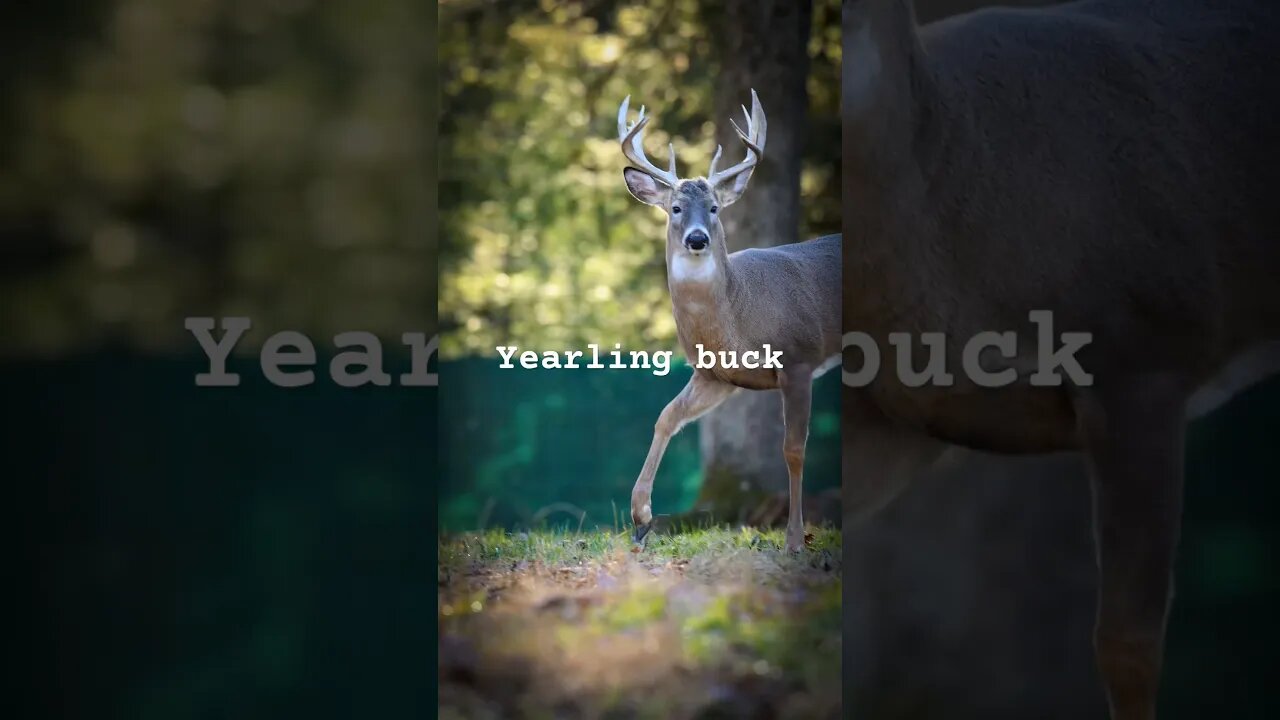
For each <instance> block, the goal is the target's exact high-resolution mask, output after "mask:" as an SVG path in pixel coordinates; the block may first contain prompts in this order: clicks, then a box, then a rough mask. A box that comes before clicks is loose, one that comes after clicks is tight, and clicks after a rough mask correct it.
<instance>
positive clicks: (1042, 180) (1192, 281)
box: [842, 0, 1280, 720]
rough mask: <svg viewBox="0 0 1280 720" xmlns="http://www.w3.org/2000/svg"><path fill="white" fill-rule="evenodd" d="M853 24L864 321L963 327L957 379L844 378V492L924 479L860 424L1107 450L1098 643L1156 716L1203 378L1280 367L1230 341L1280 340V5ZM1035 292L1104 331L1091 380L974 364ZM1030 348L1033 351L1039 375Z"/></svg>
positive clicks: (852, 9) (888, 13)
mask: <svg viewBox="0 0 1280 720" xmlns="http://www.w3.org/2000/svg"><path fill="white" fill-rule="evenodd" d="M845 40H846V50H845V63H846V65H845V82H846V88H845V93H844V97H843V102H844V115H845V119H844V122H845V126H844V148H843V158H844V170H843V177H842V183H843V190H844V193H845V199H844V205H845V212H846V216H845V223H846V227H845V237H846V238H848V246H847V247H846V248H845V251H844V290H843V296H844V301H843V312H844V327H845V330H846V331H855V330H856V331H861V332H866V333H869V334H870V335H872V336H873V337H874V338H876V339H877V340H878V341H880V343H881V346H882V347H887V345H886V344H885V343H884V340H885V339H886V337H887V334H888V333H889V332H893V331H908V332H920V331H937V332H944V333H946V334H947V335H948V337H949V338H950V343H951V344H950V346H949V347H948V357H949V360H950V361H951V363H950V364H951V367H950V368H949V369H950V370H952V372H953V373H954V374H955V375H956V378H957V384H956V385H955V386H954V387H950V388H936V387H926V388H918V389H913V388H907V387H904V386H903V385H902V384H901V383H899V382H897V380H896V378H895V377H894V376H893V374H892V373H888V372H882V373H881V374H880V376H879V378H878V379H877V381H876V382H874V383H873V384H872V385H871V386H869V387H867V388H864V389H850V390H847V391H846V393H847V395H846V408H845V421H846V425H845V428H844V433H845V438H846V448H845V469H846V473H845V491H846V499H847V501H848V504H847V507H846V512H848V513H851V514H854V515H856V514H859V513H860V512H862V509H863V508H864V507H872V508H874V507H879V506H880V505H883V504H884V503H885V502H887V501H888V498H890V497H892V495H893V494H895V493H897V492H898V491H899V490H900V489H901V488H902V487H903V486H905V484H906V483H907V481H908V479H909V476H910V473H909V472H908V471H906V470H905V469H902V468H896V469H895V470H894V475H893V477H886V476H882V475H880V470H879V469H878V468H883V467H887V466H886V465H883V464H880V465H877V464H874V463H873V462H871V461H867V462H863V460H864V459H866V458H867V457H869V456H868V455H867V454H866V453H867V452H868V451H874V452H875V453H877V454H881V455H882V454H883V448H884V447H885V443H884V442H881V443H879V446H878V447H876V448H869V447H867V446H866V445H865V444H864V443H863V442H862V440H861V438H862V437H864V436H873V437H876V436H879V435H880V434H881V433H882V432H883V429H884V428H892V429H894V431H895V432H897V434H898V435H899V436H901V437H903V438H909V437H911V438H917V439H918V442H922V443H926V444H927V443H928V442H930V441H947V442H955V443H959V444H963V445H966V446H969V447H973V448H978V449H984V450H995V451H1001V452H1012V453H1021V452H1044V451H1051V450H1056V449H1075V448H1079V449H1083V450H1085V451H1086V452H1087V454H1088V456H1089V458H1090V461H1091V465H1092V467H1093V470H1094V483H1095V498H1096V500H1097V507H1096V509H1095V517H1096V522H1097V529H1098V537H1099V563H1100V572H1101V594H1100V598H1099V616H1098V628H1097V634H1096V641H1097V646H1098V653H1099V666H1100V668H1101V669H1102V672H1103V679H1104V681H1105V684H1106V686H1107V689H1108V693H1109V697H1110V699H1111V707H1112V716H1113V718H1117V719H1121V720H1149V719H1150V718H1153V717H1154V715H1155V693H1156V685H1157V680H1158V677H1159V667H1160V653H1161V648H1162V645H1163V634H1164V620H1165V617H1166V612H1167V600H1168V596H1169V588H1170V582H1169V572H1170V568H1171V564H1172V559H1173V552H1174V548H1175V547H1176V542H1177V535H1178V517H1179V509H1180V507H1181V482H1182V469H1181V463H1182V458H1181V453H1182V433H1183V426H1184V424H1185V421H1184V417H1185V414H1186V412H1187V399H1188V398H1189V397H1190V396H1191V395H1192V394H1193V393H1194V392H1195V391H1196V390H1197V389H1198V388H1201V387H1202V386H1205V385H1206V384H1208V383H1211V382H1213V381H1214V380H1215V379H1216V378H1217V377H1218V376H1220V374H1221V373H1222V372H1223V371H1224V369H1227V370H1230V369H1231V368H1232V367H1241V366H1244V367H1250V368H1252V370H1251V371H1256V372H1255V375H1259V376H1260V375H1263V374H1265V373H1266V372H1268V371H1270V370H1273V369H1275V365H1274V363H1267V364H1266V366H1260V365H1259V364H1258V363H1243V364H1238V363H1236V364H1233V363H1234V362H1235V361H1237V360H1239V359H1240V358H1241V357H1243V356H1246V355H1247V354H1249V353H1251V352H1254V351H1257V350H1258V349H1259V348H1262V349H1263V352H1264V354H1265V352H1267V348H1268V347H1274V346H1268V345H1267V343H1274V342H1276V341H1278V340H1280V292H1277V289H1276V284H1275V278H1276V277H1277V276H1278V275H1280V203H1277V202H1276V201H1275V199H1274V198H1273V197H1271V193H1272V192H1273V190H1274V188H1276V187H1278V186H1280V183H1278V182H1277V181H1278V180H1280V159H1278V158H1277V157H1276V155H1275V150H1274V148H1276V147H1277V143H1276V140H1277V139H1280V138H1276V137H1275V135H1276V134H1277V133H1276V131H1275V129H1274V128H1275V127H1276V126H1275V118H1276V117H1278V116H1280V102H1278V101H1277V98H1280V92H1277V90H1280V88H1278V87H1277V78H1280V62H1278V60H1277V57H1278V56H1277V53H1276V51H1275V48H1276V47H1278V46H1280V8H1278V7H1277V4H1276V3H1271V2H1267V1H1266V0H1217V1H1212V0H1155V1H1151V0H1147V1H1144V0H1131V1H1128V2H1125V1H1123V0H1086V1H1084V2H1074V3H1068V4H1064V5H1060V6H1054V7H1048V8H1042V9H1033V10H1015V9H1004V8H1000V9H994V8H993V9H988V10H984V11H980V12H975V13H971V14H968V15H963V16H959V17H956V18H951V19H948V20H945V21H942V22H939V23H935V24H933V25H931V26H928V27H925V28H917V27H916V24H915V20H914V13H913V11H912V8H911V5H910V3H909V2H908V1H907V0H862V1H860V2H851V3H846V28H845ZM1030 310H1051V311H1053V313H1054V324H1055V332H1063V331H1085V332H1091V333H1093V342H1092V343H1091V344H1090V345H1088V346H1087V347H1086V348H1085V349H1084V350H1083V351H1081V352H1080V353H1079V354H1078V355H1077V357H1078V358H1079V359H1080V361H1081V364H1082V365H1083V367H1084V369H1085V370H1086V371H1088V372H1089V373H1091V374H1092V375H1093V377H1094V384H1093V385H1092V386H1091V387H1072V386H1070V385H1069V384H1068V385H1063V386H1061V387H1047V388H1045V387H1032V386H1030V385H1029V384H1028V383H1027V382H1026V381H1025V377H1024V378H1023V379H1022V381H1020V382H1018V383H1015V384H1014V385H1011V386H1008V387H1006V388H1001V389H986V388H977V387H975V386H973V385H972V384H970V383H966V382H964V379H963V374H962V373H961V372H959V371H958V370H959V369H958V367H956V365H957V364H958V358H959V357H960V345H962V344H963V343H964V342H965V341H966V340H967V339H968V338H969V337H971V336H972V335H973V334H975V333H977V332H979V331H984V330H996V331H1005V330H1013V331H1017V332H1018V333H1019V335H1020V336H1021V337H1024V338H1025V337H1035V333H1034V328H1033V327H1032V326H1031V325H1030V324H1029V323H1028V320H1027V313H1028V311H1030ZM1270 357H1272V358H1274V355H1272V356H1270ZM1032 359H1033V358H1028V357H1021V356H1020V357H1019V358H1017V359H1016V360H1014V361H1012V362H1011V364H1010V366H1012V367H1015V368H1018V369H1019V370H1020V371H1024V372H1023V375H1025V374H1026V373H1025V370H1026V369H1027V364H1028V362H1029V361H1030V360H1032ZM1243 384H1247V383H1244V382H1229V383H1226V385H1222V384H1219V385H1218V386H1217V387H1225V386H1230V387H1232V388H1234V389H1237V390H1238V389H1239V386H1241V385H1243ZM859 423H863V424H864V425H863V426H864V427H865V426H866V425H865V424H866V423H872V424H874V426H875V427H876V428H877V430H876V431H875V432H866V433H864V432H862V430H861V428H860V427H859V426H858V424H859ZM933 454H935V453H933V451H932V450H931V451H929V452H928V453H926V454H925V456H926V457H931V456H932V455H933ZM853 662H856V660H854V661H853Z"/></svg>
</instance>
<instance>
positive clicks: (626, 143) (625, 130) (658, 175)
mask: <svg viewBox="0 0 1280 720" xmlns="http://www.w3.org/2000/svg"><path fill="white" fill-rule="evenodd" d="M630 106H631V96H630V95H628V96H627V97H626V99H624V100H623V101H622V105H621V107H619V108H618V139H619V140H621V141H622V154H623V155H625V156H626V157H627V159H628V160H630V161H631V162H632V164H634V165H636V166H637V168H638V169H639V170H641V171H643V172H645V173H646V174H648V175H649V176H650V177H652V178H653V179H654V180H657V181H658V182H660V183H662V184H663V185H666V186H668V187H675V186H676V185H677V184H678V183H679V182H680V178H679V177H677V176H676V148H675V145H668V146H667V148H668V150H669V152H670V157H671V169H670V170H661V169H659V168H658V166H657V165H654V164H653V163H652V162H650V161H649V158H648V157H647V156H646V155H645V154H644V133H643V132H641V131H642V130H644V126H645V125H647V124H648V122H649V118H647V117H645V114H644V106H643V105H641V106H640V116H639V117H637V118H636V122H635V124H634V125H632V126H631V127H627V109H628V108H629V107H630Z"/></svg>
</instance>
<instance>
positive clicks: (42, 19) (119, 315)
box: [0, 0, 437, 718]
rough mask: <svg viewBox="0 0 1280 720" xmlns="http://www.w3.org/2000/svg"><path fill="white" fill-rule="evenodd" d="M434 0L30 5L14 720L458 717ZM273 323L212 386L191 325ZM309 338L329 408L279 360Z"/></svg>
mask: <svg viewBox="0 0 1280 720" xmlns="http://www.w3.org/2000/svg"><path fill="white" fill-rule="evenodd" d="M432 10H433V7H432V6H431V5H429V4H420V3H412V2H405V1H404V0H371V1H370V2H362V3H330V2H320V1H312V0H284V1H281V2H271V3H256V2H228V3H190V2H186V0H90V1H89V2H77V3H68V2H59V1H55V2H49V3H26V4H20V3H6V4H5V5H4V7H3V10H0V48H3V53H4V56H3V57H4V62H2V63H0V310H2V313H3V314H2V317H3V321H2V322H0V415H2V416H3V420H4V430H3V434H2V435H0V437H3V440H2V441H0V448H2V449H3V465H2V466H0V467H3V471H2V476H3V478H4V480H5V481H6V489H7V491H8V494H7V502H6V503H5V506H6V508H7V510H8V515H9V518H8V520H7V521H6V522H5V523H4V526H5V528H6V539H7V540H8V542H6V543H5V548H6V550H7V553H8V555H9V556H10V557H11V558H12V559H13V562H12V565H13V569H14V571H15V572H13V573H12V575H11V577H10V582H9V583H7V586H8V587H9V588H10V591H9V595H10V599H11V602H12V607H13V609H12V610H11V615H10V624H11V626H12V628H13V630H12V635H11V638H10V641H9V642H7V643H6V646H7V647H8V648H9V649H10V651H11V653H12V655H13V658H12V660H11V663H10V666H11V667H12V668H13V670H12V671H11V675H10V676H11V678H12V679H13V680H14V684H15V685H16V686H17V687H16V688H15V689H16V692H14V693H12V694H11V695H10V702H9V703H8V704H7V705H8V706H9V707H12V708H14V710H11V711H10V712H9V713H7V714H8V715H10V716H19V717H33V718H45V717H57V718H74V717H92V718H213V717H237V718H253V717H272V718H274V717H283V716H292V715H299V716H309V717H363V716H369V717H427V716H430V715H431V713H432V707H433V705H434V702H433V701H432V696H433V692H432V687H433V684H432V681H431V680H430V667H427V666H428V665H429V664H430V661H429V660H428V659H427V658H430V657H431V655H430V653H429V649H430V647H431V645H433V644H434V641H435V632H434V630H433V629H432V628H431V624H430V623H429V622H428V621H427V619H426V618H427V617H428V616H429V613H430V609H431V602H432V599H433V598H432V595H431V588H430V586H429V578H430V565H431V560H430V557H431V555H430V549H431V547H432V545H433V543H434V540H435V513H434V507H433V505H434V497H435V486H434V482H435V472H436V415H435V389H434V388H400V387H397V386H395V385H393V386H391V387H386V388H375V387H365V388H359V389H346V388H342V387H339V386H337V385H335V384H334V383H333V382H332V381H331V380H330V379H329V377H328V373H327V371H326V368H327V362H328V359H329V357H330V356H331V354H332V352H333V349H332V347H333V346H332V340H331V339H332V337H333V335H334V334H336V333H338V332H342V331H347V330H364V331H369V332H373V333H375V334H376V335H377V336H378V337H379V338H381V340H382V342H383V345H384V350H385V358H384V363H383V364H384V367H385V369H386V370H387V371H388V372H390V373H392V374H393V375H396V374H398V373H400V372H404V371H406V370H407V368H408V363H409V359H408V357H407V354H406V353H405V352H403V347H402V346H401V344H400V334H401V333H403V332H424V333H426V334H427V335H431V334H434V332H435V314H436V306H435V296H436V264H435V234H436V233H435V231H436V227H435V223H436V217H435V196H436V189H435V181H434V169H435V150H434V140H435V132H434V127H435V104H436V102H435V101H436V93H437V87H436V84H435V73H434V59H435V33H434V28H435V21H434V20H435V19H434V17H433V16H432V15H431V14H430V13H431V12H432ZM229 315H241V316H246V317H249V318H251V319H252V322H253V329H252V330H251V331H250V332H249V333H248V334H247V335H246V336H245V337H244V338H243V339H242V340H241V342H240V345H239V346H238V347H237V354H236V356H235V358H234V359H233V361H232V370H235V371H238V372H240V373H241V374H242V384H241V385H240V386H239V387H231V388H200V387H196V385H195V382H194V376H195V374H196V373H197V372H200V371H202V370H205V369H207V362H206V361H205V360H204V359H203V356H202V355H201V353H200V349H199V346H198V345H197V343H196V341H195V339H194V338H193V337H192V336H191V335H190V334H189V333H188V332H187V331H186V330H185V329H184V328H183V319H184V318H185V317H189V316H211V317H220V316H229ZM280 330H296V331H301V332H304V333H306V334H307V335H308V336H309V337H310V338H311V339H312V340H313V341H314V343H315V345H316V348H317V355H318V356H319V357H318V360H319V363H318V372H317V376H318V377H317V380H316V383H315V384H314V385H311V386H309V387H304V388H297V389H288V390H286V389H282V388H277V387H275V386H273V385H270V384H269V383H267V382H266V381H265V380H264V379H263V377H262V373H261V370H260V369H259V367H258V362H257V351H258V349H259V347H260V345H261V343H262V342H263V341H264V340H265V339H266V338H267V337H268V336H269V335H270V334H271V333H273V332H276V331H280Z"/></svg>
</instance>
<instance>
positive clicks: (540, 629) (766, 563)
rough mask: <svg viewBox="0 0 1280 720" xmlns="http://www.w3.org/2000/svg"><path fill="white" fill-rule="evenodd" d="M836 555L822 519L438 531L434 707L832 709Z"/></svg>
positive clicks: (709, 711) (826, 712) (458, 712)
mask: <svg viewBox="0 0 1280 720" xmlns="http://www.w3.org/2000/svg"><path fill="white" fill-rule="evenodd" d="M840 562H841V557H840V535H839V532H838V531H835V530H831V529H815V530H814V531H813V539H812V543H811V545H810V547H809V548H808V549H807V550H806V551H805V552H802V553H799V554H791V553H787V552H785V551H784V550H783V536H782V531H780V530H777V531H759V530H754V529H745V528H743V529H728V528H711V529H705V528H704V529H697V530H687V531H685V532H678V533H673V534H668V535H661V536H656V537H651V538H649V540H648V542H647V544H646V545H645V547H643V548H641V549H637V548H635V547H633V545H632V543H631V541H630V539H629V538H628V537H627V536H626V535H625V534H623V533H615V532H610V531H600V532H556V531H536V532H520V533H508V532H503V531H488V532H483V533H476V534H468V535H460V536H456V537H452V538H445V539H442V540H441V542H440V549H439V567H440V570H439V578H438V583H439V627H440V634H441V651H440V684H441V698H440V717H442V718H507V717H515V718H543V717H546V718H552V717H554V718H578V717H581V718H650V717H652V718H711V717H775V716H786V717H797V718H828V717H829V718H835V717H838V716H839V708H840V697H839V693H840V682H839V668H840V662H839V657H840Z"/></svg>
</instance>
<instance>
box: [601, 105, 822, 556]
mask: <svg viewBox="0 0 1280 720" xmlns="http://www.w3.org/2000/svg"><path fill="white" fill-rule="evenodd" d="M628 103H629V98H628V100H627V101H624V102H623V104H622V107H621V108H620V109H619V111H618V135H619V138H620V140H621V142H622V148H623V153H624V154H625V155H626V157H627V158H628V159H629V160H631V162H632V163H633V164H634V165H635V166H636V167H629V168H627V169H626V170H625V171H623V177H624V179H625V180H626V183H627V187H628V189H629V190H630V191H631V193H632V195H634V196H635V197H636V199H638V200H640V201H641V202H644V203H646V204H649V205H654V206H656V207H660V208H662V209H663V210H664V211H665V212H666V213H667V218H668V222H667V241H666V261H667V279H668V280H667V283H668V289H669V290H670V292H671V307H672V313H673V314H674V316H675V321H676V332H677V335H678V336H679V339H680V344H681V346H682V347H683V348H684V351H685V354H686V356H688V357H689V358H690V360H691V361H693V362H694V363H695V370H694V374H693V377H692V378H691V379H690V380H689V383H688V385H686V386H685V388H684V389H683V390H682V391H681V392H680V394H679V395H677V396H676V398H675V399H674V400H672V401H671V402H670V403H669V404H668V405H667V407H666V408H665V409H664V410H663V411H662V414H661V416H659V418H658V422H657V423H656V424H655V426H654V434H653V441H652V443H651V444H650V447H649V454H648V456H647V457H646V459H645V464H644V467H643V468H642V469H641V471H640V475H639V477H638V478H637V479H636V483H635V487H634V488H633V489H632V493H631V517H632V522H633V523H634V525H635V539H636V540H637V541H640V540H642V539H643V538H644V536H645V534H646V533H647V532H648V530H649V528H650V526H651V523H652V520H653V511H652V507H651V506H650V497H651V493H652V489H653V479H654V476H655V475H656V473H657V470H658V465H659V463H661V461H662V456H663V454H664V453H665V451H666V447H667V443H668V441H669V440H670V438H671V436H672V435H674V434H675V433H676V432H678V431H679V430H680V428H681V427H683V426H684V425H685V424H687V423H689V422H691V421H693V420H694V419H696V418H698V417H699V416H701V415H703V414H704V413H706V412H709V411H710V410H711V409H713V408H715V407H716V406H717V405H719V404H720V403H721V402H723V401H724V400H725V399H726V398H728V397H729V396H730V395H732V394H733V393H734V392H736V391H737V390H738V389H740V388H746V389H750V390H772V389H777V390H779V391H780V392H781V393H782V405H783V422H784V424H785V433H784V435H785V438H784V442H783V448H782V451H783V454H784V456H785V457H786V461H787V472H788V475H789V480H790V498H789V499H790V513H789V515H788V518H787V534H786V545H787V549H789V550H792V551H797V550H800V549H802V548H803V546H804V519H803V517H802V515H801V488H802V477H803V469H804V450H805V444H806V442H807V439H808V429H809V408H810V402H811V392H812V382H813V378H814V377H815V376H816V375H817V374H819V373H821V372H822V371H823V370H825V369H826V368H828V367H830V366H831V364H832V363H831V362H830V361H833V360H834V359H835V358H838V357H839V349H840V315H839V313H840V308H839V305H838V303H837V302H835V299H836V298H837V297H838V296H839V294H840V273H841V269H840V252H841V241H840V236H838V235H831V236H827V237H823V238H818V239H816V240H812V241H809V242H803V243H793V244H788V245H780V246H777V247H771V248H759V249H747V250H740V251H738V252H735V253H732V254H730V253H729V252H728V249H727V244H726V242H725V237H724V227H723V225H721V223H720V219H719V212H720V210H721V208H722V207H728V206H729V205H731V204H733V202H735V201H736V200H737V199H738V197H739V196H741V194H742V192H743V191H744V190H745V189H746V186H747V181H748V180H749V179H750V177H751V170H752V168H753V167H754V165H755V163H756V162H757V161H758V159H759V157H760V155H761V154H762V152H763V148H764V143H765V131H766V121H765V116H764V110H763V108H762V107H761V106H760V102H759V99H758V98H757V97H756V96H755V93H754V92H752V110H751V112H750V113H747V114H746V117H747V131H746V132H743V131H742V130H741V129H739V134H740V135H741V136H742V139H743V141H744V143H746V145H747V148H748V154H747V159H746V160H744V161H743V162H741V163H739V164H737V165H735V166H734V167H731V168H729V169H727V170H724V171H722V172H719V173H717V172H716V164H717V162H718V160H719V158H720V150H719V149H717V151H716V155H715V158H714V159H713V160H712V162H711V171H710V172H708V173H707V177H705V178H691V179H683V180H682V179H680V178H679V177H677V176H676V174H675V157H674V152H673V155H672V158H671V169H670V170H666V171H664V170H661V169H659V168H657V167H656V166H654V165H653V164H652V163H651V162H650V161H649V160H648V158H647V157H646V156H645V155H644V150H643V148H642V147H641V137H642V136H641V134H640V133H641V130H642V129H643V128H644V125H645V123H646V122H647V121H648V118H647V117H645V116H644V110H643V108H642V109H641V112H640V118H639V119H638V120H637V121H636V123H635V124H634V125H632V126H630V127H628V126H627V124H626V115H627V108H628ZM745 112H746V111H745V108H744V113H745ZM735 127H736V126H735ZM766 347H768V348H770V349H771V350H772V351H774V352H778V351H780V352H781V364H782V368H781V369H778V368H774V367H765V366H764V364H765V363H764V362H763V358H760V356H761V355H762V353H763V351H764V350H765V348H766ZM704 352H705V353H712V354H714V355H715V356H716V361H715V363H714V364H713V365H711V366H709V367H698V365H702V363H700V362H698V360H699V356H700V355H701V354H702V353H704ZM751 353H754V354H755V355H756V356H757V358H758V359H757V360H756V361H755V364H757V365H759V366H758V367H754V368H753V367H749V366H747V365H748V363H745V362H744V360H746V359H747V356H748V354H751ZM730 354H732V355H730ZM730 357H733V358H735V359H736V362H735V364H736V365H737V367H731V366H726V363H725V362H723V361H724V360H727V359H729V358H730Z"/></svg>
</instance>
